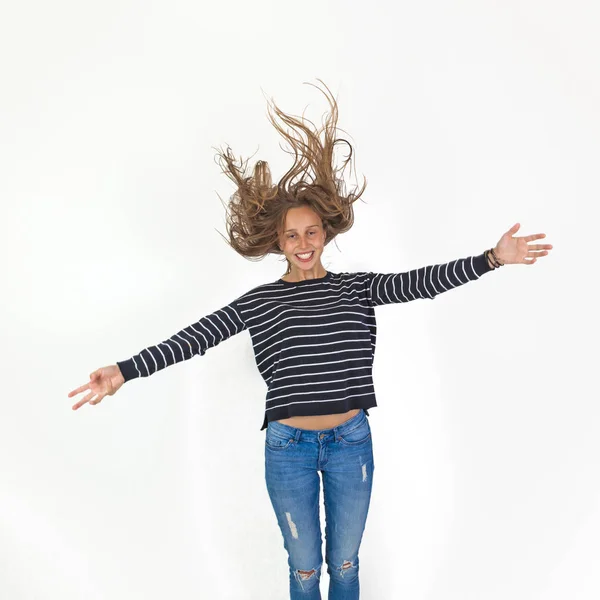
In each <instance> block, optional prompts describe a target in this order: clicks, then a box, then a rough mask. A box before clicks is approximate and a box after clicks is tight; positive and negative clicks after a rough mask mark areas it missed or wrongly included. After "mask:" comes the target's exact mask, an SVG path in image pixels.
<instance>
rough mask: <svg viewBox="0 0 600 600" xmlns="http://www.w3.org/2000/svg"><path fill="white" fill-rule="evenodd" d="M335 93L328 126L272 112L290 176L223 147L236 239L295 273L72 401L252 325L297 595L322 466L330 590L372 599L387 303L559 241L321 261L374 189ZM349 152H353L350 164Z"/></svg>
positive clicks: (104, 372) (100, 378) (94, 380)
mask: <svg viewBox="0 0 600 600" xmlns="http://www.w3.org/2000/svg"><path fill="white" fill-rule="evenodd" d="M321 83H322V82H321ZM325 87H326V86H325ZM327 90H328V88H327ZM328 91H329V90H328ZM325 95H326V97H327V98H328V100H329V103H330V106H331V108H332V112H331V115H330V118H329V119H328V121H327V122H326V123H325V125H324V127H323V129H322V130H321V131H316V132H315V131H313V130H312V129H311V128H310V127H308V126H307V125H306V122H305V120H304V119H302V120H298V119H295V118H293V117H291V116H288V115H286V114H284V113H282V112H281V111H280V110H279V109H278V108H277V107H276V106H275V112H276V114H277V115H278V116H279V117H280V118H281V119H282V120H283V122H284V123H285V124H286V125H288V126H289V127H291V128H292V131H291V133H290V132H286V131H285V130H284V129H282V128H281V127H280V126H279V125H278V124H277V122H276V121H275V119H274V118H273V116H272V115H271V113H269V116H270V120H271V122H272V123H273V125H274V126H275V127H276V129H277V130H278V131H279V132H280V133H281V134H282V135H283V137H284V138H285V139H286V140H287V141H288V142H289V143H290V144H291V145H292V147H293V149H294V153H295V157H296V160H295V163H294V165H293V167H292V168H291V169H290V170H289V171H288V172H287V173H286V174H285V175H284V177H283V178H282V179H281V180H280V181H279V183H278V184H277V185H273V184H272V182H271V175H270V171H269V168H268V165H267V163H265V162H264V161H258V162H257V163H256V166H255V167H254V172H253V174H252V176H251V177H246V176H245V169H244V168H243V163H242V164H240V166H239V167H238V166H237V165H236V164H235V161H234V159H233V157H232V156H231V154H230V151H229V148H228V149H227V152H225V153H223V152H219V155H220V156H221V157H222V158H223V159H224V161H225V163H226V167H225V170H224V173H225V174H226V175H227V176H229V177H230V178H231V179H233V181H234V182H235V183H236V186H237V190H236V192H235V193H234V195H233V196H232V197H231V198H230V202H229V205H228V206H226V209H229V212H228V221H227V230H228V233H229V240H226V241H227V243H228V244H230V245H231V246H232V247H233V248H234V249H235V250H236V251H237V252H238V253H240V254H241V255H242V256H245V257H247V258H253V257H257V258H262V257H264V256H266V255H267V254H269V253H273V254H279V255H280V254H283V255H284V256H285V258H286V261H287V265H288V266H287V270H286V273H285V274H284V275H283V277H281V278H279V279H276V280H275V281H271V282H268V283H265V284H263V285H259V286H257V287H255V288H253V289H251V290H249V291H247V292H245V293H244V294H241V295H240V296H239V297H238V298H236V299H235V300H234V301H233V302H231V303H230V304H228V305H226V306H224V307H223V308H220V309H218V310H216V311H215V312H213V313H211V314H209V315H207V316H205V317H203V318H201V319H200V320H199V321H198V322H196V323H194V324H192V325H189V326H188V327H186V328H184V329H182V330H181V331H179V332H178V333H176V334H175V335H173V336H172V337H170V338H169V339H167V340H165V341H164V342H161V343H160V344H158V345H156V346H150V347H148V348H145V349H144V350H142V351H141V352H139V353H138V354H136V355H135V356H133V357H131V358H129V359H127V360H124V361H119V362H117V363H116V364H115V365H110V366H107V367H102V368H100V369H98V370H96V371H94V372H93V373H92V374H91V375H90V381H89V383H87V384H85V385H82V386H81V387H79V388H77V389H75V390H73V391H72V392H70V393H69V397H72V396H73V395H75V394H77V393H80V392H86V391H88V390H89V392H88V394H87V395H86V396H85V397H84V398H83V399H81V400H80V401H79V402H77V403H76V404H75V405H74V406H73V409H74V410H77V409H78V408H79V407H81V406H82V405H83V404H86V403H89V404H91V405H96V404H98V403H100V402H101V401H102V399H103V398H104V397H105V396H112V395H114V394H115V393H116V392H117V390H118V389H119V388H120V387H121V386H122V385H123V384H124V383H125V382H126V381H129V380H131V379H135V378H137V377H149V376H150V375H152V374H154V373H156V372H157V371H160V370H161V369H164V368H165V367H167V366H170V365H174V364H176V363H178V362H182V361H184V360H188V359H190V358H192V357H193V356H196V355H200V356H202V355H203V354H204V353H205V352H206V351H207V350H208V349H209V348H212V347H214V346H216V345H218V344H219V343H220V342H222V341H224V340H226V339H228V338H229V337H231V336H232V335H234V334H237V333H240V332H242V331H243V330H245V329H248V330H249V331H250V334H251V339H252V345H253V350H254V355H255V359H256V365H257V367H258V370H259V372H260V374H261V375H262V377H263V378H264V380H265V382H266V384H267V388H268V390H267V395H266V406H265V414H264V420H263V424H262V428H261V430H264V429H266V432H265V477H266V484H267V489H268V493H269V496H270V499H271V502H272V505H273V508H274V510H275V514H276V516H277V521H278V524H279V527H280V529H281V533H282V534H283V541H284V547H285V549H286V551H287V554H288V565H289V590H290V598H291V599H292V600H294V599H300V598H302V599H305V600H313V599H320V598H321V594H320V591H319V581H320V576H321V568H322V564H323V555H322V538H321V526H320V523H319V510H320V509H319V493H320V489H319V485H320V478H319V472H320V473H321V477H322V480H323V494H324V499H325V515H326V526H325V536H326V548H325V562H326V563H327V573H328V574H329V576H330V584H329V600H342V599H345V600H350V599H355V598H358V597H359V577H358V573H359V559H358V551H359V547H360V543H361V539H362V535H363V531H364V528H365V523H366V519H367V513H368V509H369V501H370V498H371V489H372V484H373V472H374V468H375V463H374V461H373V446H372V437H371V429H370V425H369V419H368V414H369V413H368V409H369V408H372V407H374V406H376V405H377V403H376V400H375V390H374V387H373V379H372V365H373V359H374V355H375V345H376V334H377V327H376V321H375V312H374V308H375V307H376V306H380V305H382V304H389V303H402V302H410V301H411V300H417V299H419V298H428V299H432V300H433V299H434V298H435V297H436V296H437V295H438V294H442V293H444V292H447V291H449V290H451V289H453V288H455V287H458V286H460V285H463V284H465V283H467V282H470V281H475V280H477V279H479V277H481V275H483V274H485V273H488V272H491V271H492V270H494V269H496V268H497V267H499V266H502V265H505V264H527V265H531V264H533V263H535V262H536V260H537V258H538V257H541V256H545V255H547V254H548V251H549V250H550V249H551V248H552V246H551V245H549V244H536V245H531V246H530V245H529V242H532V241H534V240H537V239H540V238H543V237H545V234H541V233H540V234H536V235H530V236H525V237H512V236H513V234H514V233H516V231H517V230H518V229H519V224H518V223H517V224H516V225H515V226H514V227H512V228H511V229H510V230H509V231H507V232H506V233H505V234H504V235H503V236H502V237H501V238H500V241H499V242H498V243H497V244H496V246H495V247H494V248H492V249H490V250H486V251H484V252H483V253H481V254H478V255H476V256H469V257H466V258H460V259H456V260H453V261H451V262H449V263H445V264H437V265H432V266H426V267H421V268H419V269H414V270H411V271H406V272H402V273H389V274H381V273H374V272H353V273H348V272H343V273H335V272H332V271H327V270H326V269H325V268H324V267H323V264H322V263H321V257H322V255H323V251H324V249H325V246H326V245H327V244H329V243H330V242H331V241H332V240H333V239H335V237H336V236H337V235H338V234H339V233H343V232H345V231H348V230H349V229H350V228H351V227H352V224H353V209H352V204H353V202H355V201H356V200H358V198H359V197H360V196H361V195H362V193H363V192H364V189H365V186H363V188H362V189H361V190H360V191H359V193H358V194H353V193H349V194H346V193H345V192H344V183H343V179H342V178H341V177H339V178H338V177H337V171H336V170H335V169H334V167H333V149H334V145H335V143H336V142H337V141H339V140H337V139H336V138H335V131H336V123H337V104H336V102H335V100H334V99H333V98H331V97H330V96H327V94H325ZM321 132H324V140H323V141H321V138H320V134H321ZM302 134H303V135H304V136H305V139H303V137H302ZM348 145H349V144H348ZM349 146H350V145H349ZM350 148H351V146H350ZM348 160H350V156H349V157H348V159H347V160H346V162H345V163H344V167H345V165H346V164H347V162H348ZM344 167H342V170H343V168H344ZM297 177H298V180H297V181H294V179H295V178H297Z"/></svg>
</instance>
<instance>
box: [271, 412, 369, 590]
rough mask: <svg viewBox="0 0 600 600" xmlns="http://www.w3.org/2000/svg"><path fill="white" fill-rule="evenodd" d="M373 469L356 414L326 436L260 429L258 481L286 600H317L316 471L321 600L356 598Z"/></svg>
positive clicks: (278, 427) (364, 427)
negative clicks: (283, 556) (286, 582)
mask: <svg viewBox="0 0 600 600" xmlns="http://www.w3.org/2000/svg"><path fill="white" fill-rule="evenodd" d="M374 468H375V463H374V462H373V445H372V441H371V427H370V425H369V420H368V417H367V416H366V415H365V413H364V411H363V410H362V409H361V411H360V412H359V413H358V414H357V415H355V416H354V417H352V418H351V419H349V420H347V421H345V422H344V423H342V424H341V425H338V426H337V427H333V428H332V429H323V430H319V431H314V430H309V429H300V428H297V427H290V426H289V425H284V424H283V423H278V422H277V421H272V422H270V423H269V424H268V426H267V429H266V433H265V479H266V482H267V490H268V492H269V497H270V498H271V503H272V504H273V508H274V510H275V514H276V515H277V522H278V523H279V527H280V529H281V533H282V534H283V541H284V547H285V549H286V550H287V553H288V565H289V579H290V599H291V600H300V599H303V600H321V592H320V591H319V581H320V577H321V566H322V564H323V555H322V553H321V546H322V538H321V525H320V522H319V510H320V509H319V493H320V488H319V485H320V481H321V480H320V479H319V471H321V474H322V477H323V496H324V499H325V519H326V525H325V538H326V546H325V561H326V563H327V573H328V574H329V577H330V579H329V596H328V598H329V600H355V599H357V598H359V593H360V587H359V581H358V565H359V561H358V549H359V547H360V542H361V540H362V535H363V531H364V528H365V523H366V520H367V513H368V511H369V502H370V499H371V487H372V484H373V471H374Z"/></svg>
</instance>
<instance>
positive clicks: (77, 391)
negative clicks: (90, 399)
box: [67, 383, 90, 398]
mask: <svg viewBox="0 0 600 600" xmlns="http://www.w3.org/2000/svg"><path fill="white" fill-rule="evenodd" d="M89 389H90V384H89V383H86V384H85V385H82V386H81V387H78V388H77V389H76V390H73V391H72V392H69V395H68V396H67V398H71V397H72V396H74V395H75V394H79V392H85V390H89Z"/></svg>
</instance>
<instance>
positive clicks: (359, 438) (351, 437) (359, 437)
mask: <svg viewBox="0 0 600 600" xmlns="http://www.w3.org/2000/svg"><path fill="white" fill-rule="evenodd" d="M337 439H338V441H339V442H340V443H341V444H344V445H346V446H358V445H359V444H366V443H367V442H368V441H369V440H370V439H371V426H370V425H369V422H368V421H367V420H365V421H364V422H363V423H362V424H361V425H359V426H358V427H355V428H354V429H352V430H351V431H347V432H345V433H343V434H338V438H337Z"/></svg>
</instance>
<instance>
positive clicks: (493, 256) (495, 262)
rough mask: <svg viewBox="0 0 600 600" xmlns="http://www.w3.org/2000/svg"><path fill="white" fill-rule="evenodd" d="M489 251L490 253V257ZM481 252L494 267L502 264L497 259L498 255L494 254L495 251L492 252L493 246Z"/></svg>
mask: <svg viewBox="0 0 600 600" xmlns="http://www.w3.org/2000/svg"><path fill="white" fill-rule="evenodd" d="M490 253H491V257H490ZM483 254H484V255H485V258H486V260H488V261H489V262H490V263H491V264H492V266H493V268H494V269H497V268H498V267H503V266H504V263H501V262H500V261H499V260H498V257H497V256H496V253H495V252H494V249H493V248H490V249H489V250H486V251H485V252H484V253H483Z"/></svg>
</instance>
